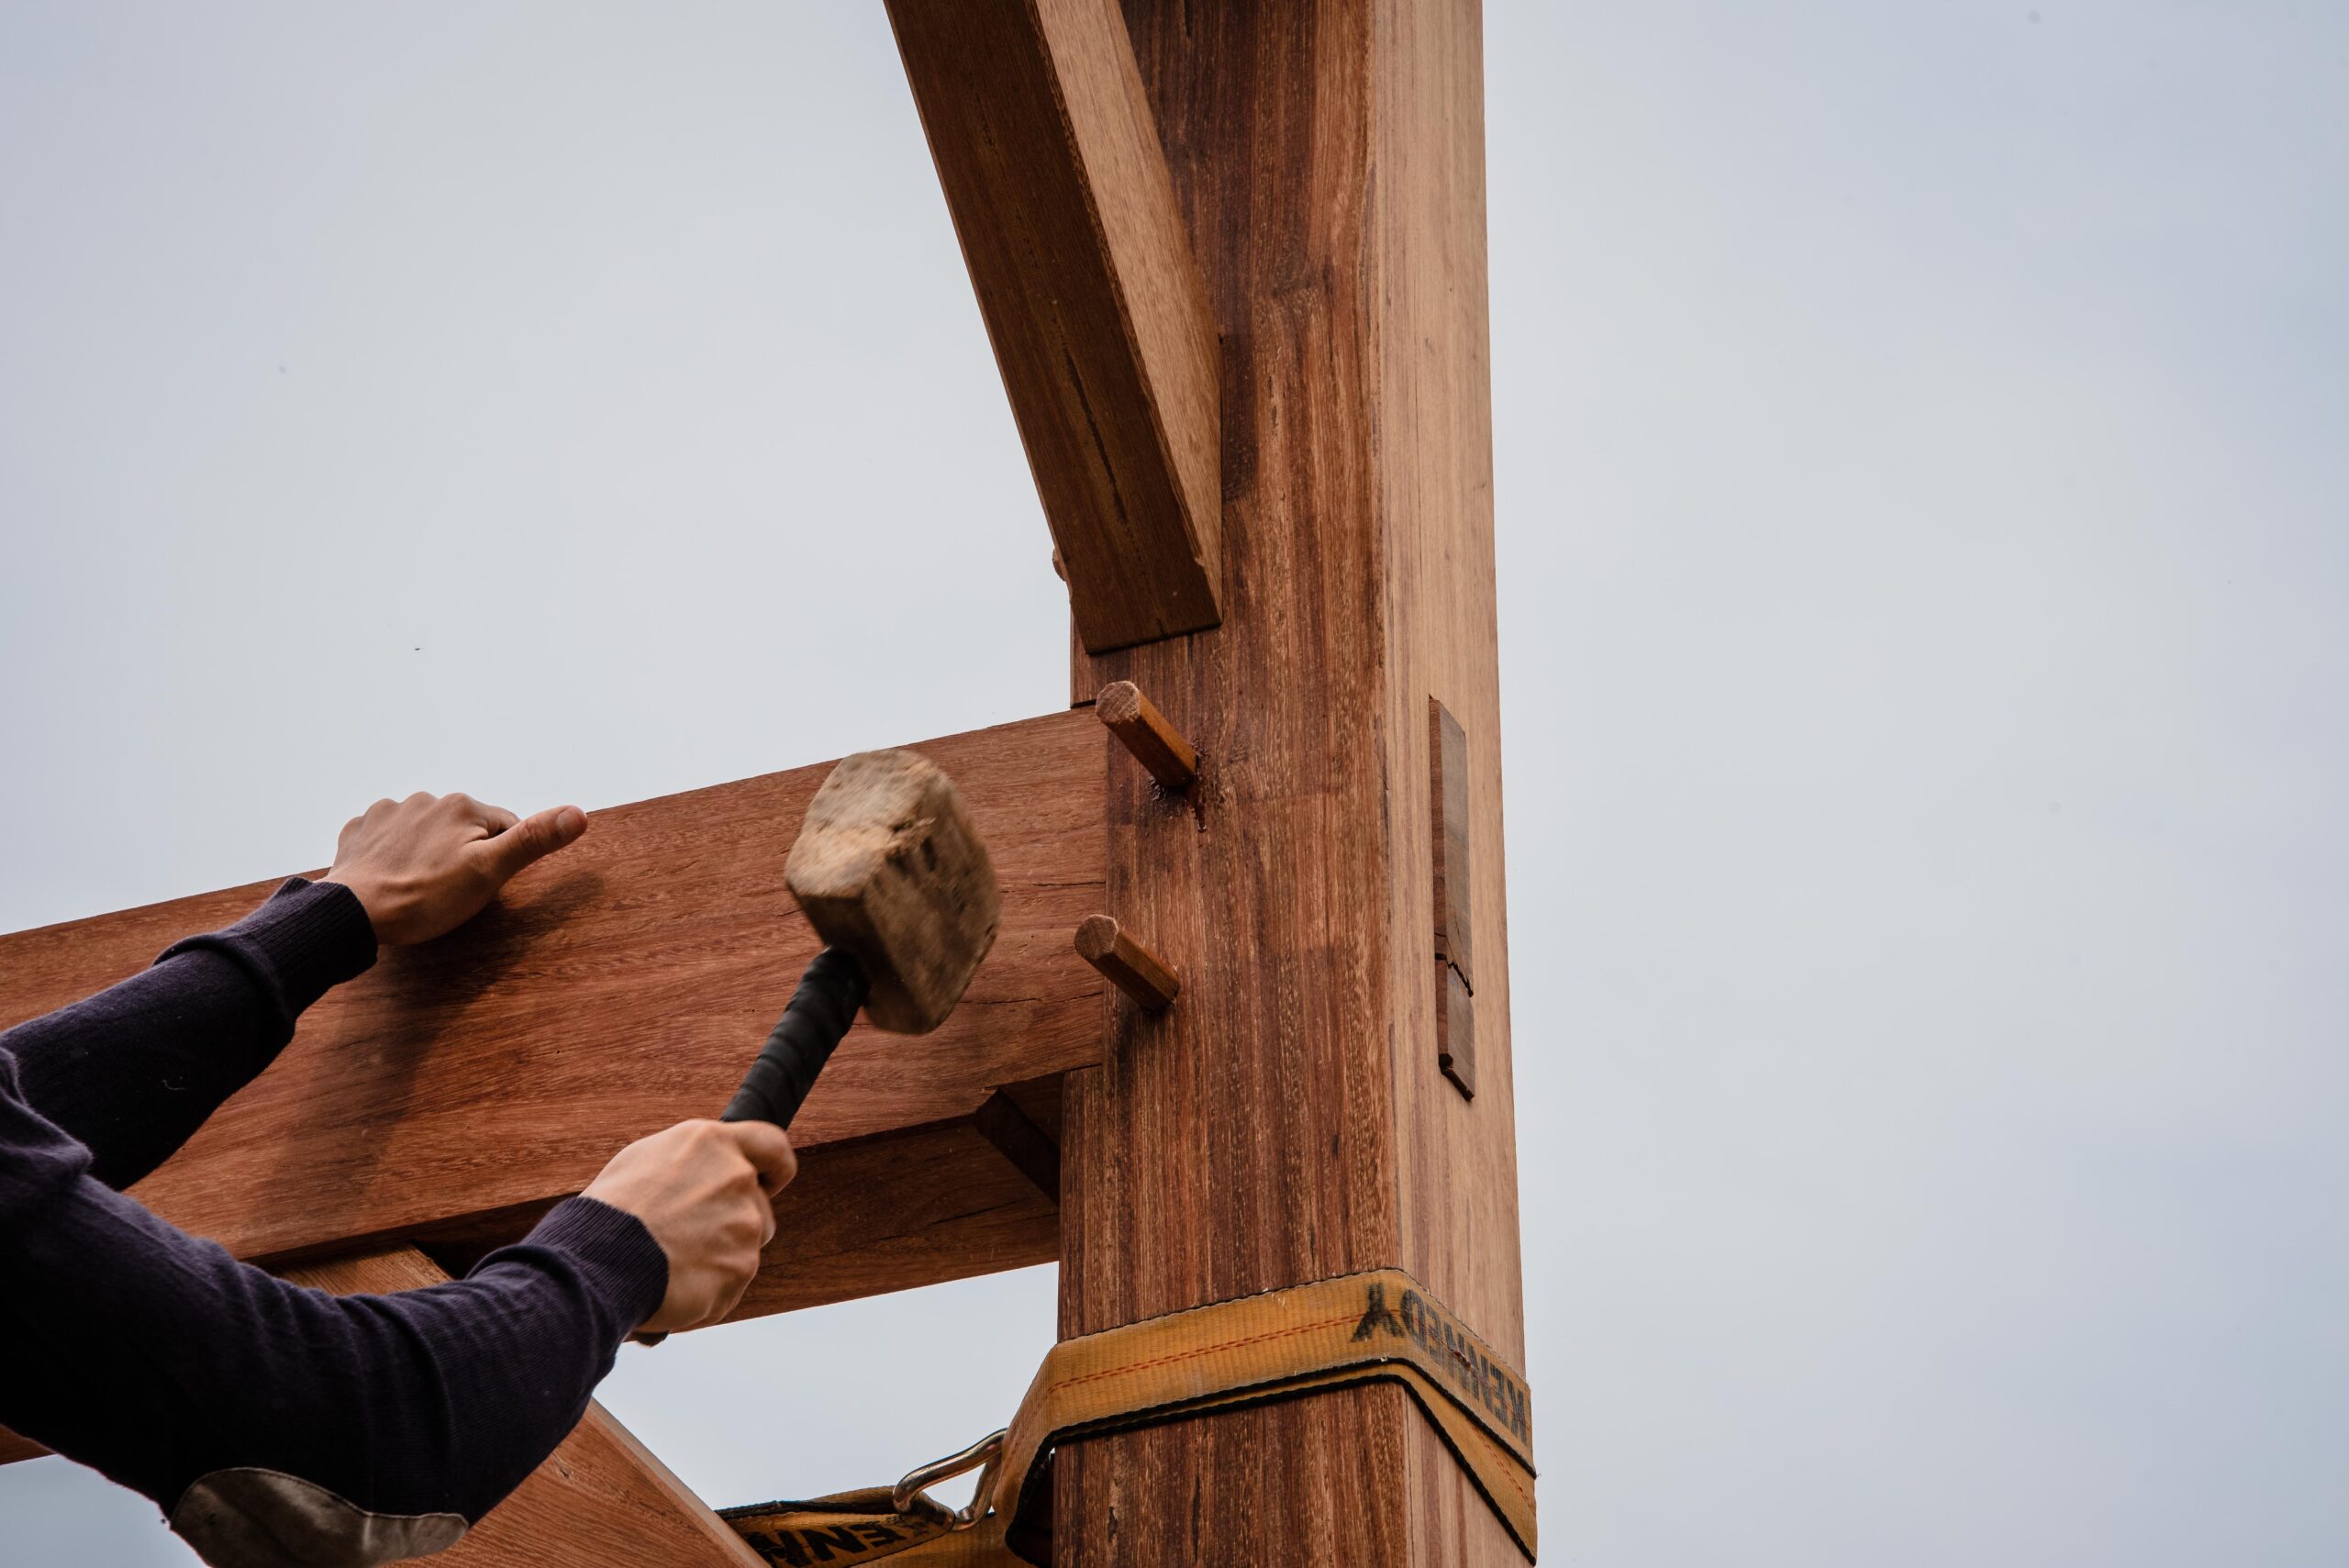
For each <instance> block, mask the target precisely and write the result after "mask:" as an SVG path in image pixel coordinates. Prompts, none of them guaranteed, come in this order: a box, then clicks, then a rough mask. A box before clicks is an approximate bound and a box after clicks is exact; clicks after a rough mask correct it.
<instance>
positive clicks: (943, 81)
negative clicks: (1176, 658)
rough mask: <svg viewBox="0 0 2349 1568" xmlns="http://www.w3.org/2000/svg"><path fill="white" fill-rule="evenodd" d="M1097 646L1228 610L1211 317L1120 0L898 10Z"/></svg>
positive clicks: (945, 179)
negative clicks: (1223, 588) (1223, 599)
mask: <svg viewBox="0 0 2349 1568" xmlns="http://www.w3.org/2000/svg"><path fill="white" fill-rule="evenodd" d="M889 20H890V24H891V26H892V27H893V28H895V29H896V36H897V49H898V52H899V54H900V55H901V56H902V57H903V59H904V61H905V65H906V76H907V81H908V82H909V83H911V84H912V87H913V95H914V102H915V105H916V106H917V107H918V108H919V110H920V112H921V121H922V128H923V129H924V131H925V132H927V133H928V135H929V138H930V155H931V157H932V159H933V160H934V161H936V163H937V165H938V176H939V183H940V184H941V186H942V187H943V188H944V190H945V193H946V205H947V207H948V210H949V211H950V212H952V215H953V218H954V230H955V233H956V235H957V236H958V237H959V238H960V239H961V240H962V245H963V259H964V261H966V262H967V263H968V264H969V268H970V273H971V282H972V284H973V286H974V288H975V289H976V290H977V292H978V299H979V310H980V314H981V316H982V317H984V318H985V322H986V328H987V336H988V338H989V339H990V340H991V341H992V342H993V344H994V346H995V354H996V363H997V364H998V365H999V366H1000V367H1001V369H1002V371H1003V382H1004V389H1005V391H1006V392H1007V393H1008V395H1009V396H1010V399H1011V409H1012V414H1013V416H1014V417H1015V418H1016V419H1017V421H1018V423H1019V435H1020V439H1021V440H1022V441H1023V442H1024V443H1025V445H1026V447H1027V450H1028V462H1029V466H1030V469H1031V470H1032V471H1033V473H1034V474H1035V477H1036V490H1037V494H1038V495H1040V496H1041V499H1042V501H1043V506H1044V516H1045V519H1046V521H1047V522H1048V523H1049V524H1050V525H1051V528H1052V538H1053V539H1054V541H1055V543H1056V544H1057V545H1058V547H1059V550H1060V556H1061V567H1062V572H1063V576H1064V577H1065V578H1066V579H1067V581H1068V584H1069V599H1070V603H1071V605H1072V606H1073V607H1074V611H1075V616H1076V621H1077V626H1078V628H1079V634H1080V636H1081V639H1082V640H1083V642H1084V645H1085V647H1087V648H1090V649H1093V650H1095V651H1100V650H1103V649H1108V648H1116V647H1120V646H1123V645H1125V644H1129V643H1133V642H1140V641H1145V640H1148V639H1153V638H1160V637H1165V636H1169V635H1171V634H1173V633H1176V632H1183V631H1190V630H1194V629H1197V628H1200V627H1208V626H1213V625H1214V624H1215V623H1216V622H1217V620H1218V619H1219V618H1220V616H1221V613H1222V612H1221V607H1220V584H1221V582H1222V567H1221V543H1220V539H1221V523H1220V486H1219V474H1218V469H1217V463H1218V422H1219V391H1218V386H1217V369H1216V364H1217V350H1216V341H1215V332H1214V327H1213V323H1212V321H1211V319H1210V317H1209V315H1208V306H1207V298H1206V294H1205V291H1204V289H1203V287H1202V284H1201V282H1200V278H1199V270H1198V265H1197V261H1195V260H1194V259H1193V258H1192V255H1191V250H1190V245H1189V241H1188V239H1187V238H1186V235H1185V232H1184V228H1183V222H1182V218H1181V216H1180V214H1179V213H1178V212H1177V210H1176V208H1175V196H1174V191H1173V187H1172V184H1171V183H1170V181H1169V179H1168V176H1167V172H1166V166H1165V160H1164V158H1163V155H1162V153H1161V152H1160V150H1159V144H1158V138H1157V135H1156V132H1155V130H1154V129H1153V128H1152V125H1151V118H1150V107H1149V104H1148V101H1147V100H1146V98H1145V97H1144V95H1143V93H1142V87H1141V78H1140V76H1139V74H1138V73H1137V72H1136V71H1135V68H1134V62H1133V51H1132V50H1131V49H1130V47H1129V45H1128V43H1127V40H1126V36H1125V27H1124V24H1123V22H1122V21H1121V20H1120V18H1119V15H1118V9H1117V4H1116V0H889Z"/></svg>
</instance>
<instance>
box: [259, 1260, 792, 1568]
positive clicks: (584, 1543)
mask: <svg viewBox="0 0 2349 1568" xmlns="http://www.w3.org/2000/svg"><path fill="white" fill-rule="evenodd" d="M286 1277H287V1278H288V1279H292V1280H295V1281H298V1282H299V1283H301V1284H309V1285H315V1286H317V1288H319V1289H321V1290H327V1291H331V1292H333V1293H334V1294H335V1295H337V1296H351V1295H357V1294H361V1293H364V1294H368V1295H388V1294H391V1293H394V1292H397V1291H403V1290H417V1289H421V1288H423V1287H424V1286H426V1285H430V1284H440V1282H441V1281H443V1280H445V1279H447V1278H448V1277H449V1276H448V1275H447V1274H446V1273H442V1272H441V1270H440V1267H439V1266H438V1265H437V1264H435V1263H434V1262H432V1260H431V1259H429V1258H428V1257H426V1256H425V1255H424V1254H423V1253H421V1252H419V1251H417V1250H416V1249H414V1248H412V1247H392V1248H384V1249H377V1250H373V1251H367V1252H363V1253H359V1254H356V1255H352V1256H349V1257H343V1258H337V1259H333V1260H331V1261H328V1262H320V1263H315V1264H307V1265H304V1266H302V1267H299V1268H295V1269H289V1270H287V1271H286ZM432 1561H433V1562H437V1563H447V1564H449V1565H450V1568H640V1564H644V1563H659V1564H661V1565H662V1568H764V1563H763V1560H762V1559H761V1558H760V1556H759V1554H758V1553H757V1552H755V1551H751V1549H750V1548H749V1547H748V1546H747V1545H745V1544H744V1542H743V1540H742V1538H741V1537H740V1536H738V1535H736V1534H735V1533H734V1531H733V1530H732V1529H729V1528H728V1526H727V1524H726V1522H725V1521H724V1520H723V1519H720V1518H718V1516H717V1515H716V1514H715V1513H712V1512H711V1511H710V1509H709V1507H707V1505H706V1504H704V1503H703V1502H702V1500H701V1499H700V1498H699V1497H696V1496H694V1494H693V1491H692V1490H691V1489H690V1488H689V1487H687V1486H686V1485H685V1483H684V1482H682V1481H679V1480H678V1479H677V1478H676V1476H675V1475H674V1474H672V1473H670V1471H669V1467H668V1466H666V1465H664V1464H662V1462H660V1461H659V1460H658V1459H655V1458H654V1457H653V1456H652V1455H651V1453H650V1452H649V1451H646V1449H645V1447H644V1445H643V1444H641V1443H640V1442H638V1441H637V1440H636V1439H635V1438H634V1437H633V1436H632V1435H630V1433H629V1429H627V1428H626V1427H623V1426H622V1425H620V1423H619V1422H618V1421H617V1420H615V1419H613V1418H612V1416H611V1413H610V1412H609V1411H607V1410H606V1409H605V1408H604V1407H602V1406H601V1405H596V1404H590V1405H589V1406H588V1407H587V1413H586V1415H585V1416H584V1417H583V1418H581V1420H580V1422H579V1425H578V1426H577V1427H576V1428H575V1429H573V1431H572V1434H571V1436H569V1437H568V1438H565V1439H564V1440H563V1441H562V1447H560V1448H558V1449H556V1450H555V1451H554V1452H553V1453H552V1454H551V1455H550V1456H548V1459H547V1462H545V1463H544V1464H541V1465H540V1466H539V1468H538V1469H537V1470H536V1471H534V1472H532V1473H531V1474H530V1478H529V1480H527V1481H525V1482H523V1483H522V1485H519V1486H518V1487H517V1488H515V1490H514V1493H513V1495H512V1496H509V1497H507V1499H506V1500H505V1501H504V1502H503V1503H500V1504H499V1505H498V1506H497V1507H495V1508H493V1509H492V1510H490V1513H489V1515H488V1517H486V1518H484V1519H483V1520H482V1521H481V1523H479V1524H477V1525H475V1526H474V1527H473V1529H470V1530H468V1531H466V1532H465V1538H464V1539H463V1540H461V1541H459V1542H458V1543H457V1544H456V1545H455V1546H453V1547H451V1548H450V1549H449V1550H448V1551H445V1552H442V1553H440V1555H438V1556H436V1557H434V1558H433V1560H432Z"/></svg>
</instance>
